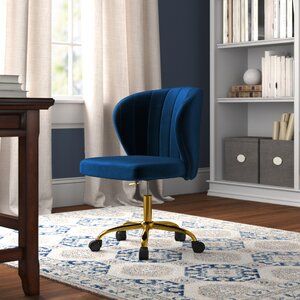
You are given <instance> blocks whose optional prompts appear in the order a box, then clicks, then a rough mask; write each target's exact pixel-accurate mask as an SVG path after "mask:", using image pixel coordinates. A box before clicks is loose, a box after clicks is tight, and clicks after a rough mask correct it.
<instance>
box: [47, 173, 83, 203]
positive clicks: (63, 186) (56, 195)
mask: <svg viewBox="0 0 300 300" xmlns="http://www.w3.org/2000/svg"><path fill="white" fill-rule="evenodd" d="M84 182H85V178H84V177H73V178H58V179H53V180H52V192H53V207H63V206H72V205H81V204H84V202H83V196H84Z"/></svg>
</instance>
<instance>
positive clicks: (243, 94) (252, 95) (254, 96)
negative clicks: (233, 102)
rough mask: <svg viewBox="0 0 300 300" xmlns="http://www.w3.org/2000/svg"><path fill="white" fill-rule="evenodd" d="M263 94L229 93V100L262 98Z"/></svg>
mask: <svg viewBox="0 0 300 300" xmlns="http://www.w3.org/2000/svg"><path fill="white" fill-rule="evenodd" d="M261 96H262V93H261V92H229V93H228V97H229V98H261Z"/></svg>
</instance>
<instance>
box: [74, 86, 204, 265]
mask: <svg viewBox="0 0 300 300" xmlns="http://www.w3.org/2000/svg"><path fill="white" fill-rule="evenodd" d="M202 102H203V96H202V90H200V89H197V88H189V87H187V88H171V89H162V90H154V91H147V92H142V93H137V94H134V95H131V96H129V97H127V98H125V99H123V100H121V101H120V102H119V103H118V104H117V105H116V107H115V109H114V112H113V120H114V125H115V129H116V132H117V135H118V138H119V140H120V142H121V144H122V146H123V147H124V149H125V151H126V153H127V156H108V157H93V158H87V159H84V160H82V161H81V163H80V172H81V173H82V174H84V175H87V176H93V177H99V178H109V179H118V180H128V181H134V182H139V181H147V195H144V198H143V201H144V220H143V221H142V222H132V221H128V222H126V223H125V224H123V225H121V226H118V227H114V228H111V229H108V230H105V231H103V232H102V233H101V234H100V235H99V236H98V237H97V239H96V240H94V241H91V242H90V244H89V247H90V249H91V250H92V251H99V250H100V248H101V246H102V238H103V236H104V235H106V234H108V233H111V232H116V238H117V240H118V241H121V240H126V231H128V230H135V229H142V230H143V234H142V239H141V248H140V251H139V259H140V260H147V259H148V257H149V252H148V237H149V231H150V230H151V229H158V230H165V231H172V232H175V240H176V241H185V238H186V235H188V236H189V237H190V238H191V239H192V248H193V251H194V252H196V253H201V252H203V251H204V249H205V245H204V244H203V243H202V242H200V241H197V239H196V237H195V235H194V234H193V233H192V232H190V231H188V230H185V229H183V228H180V227H179V226H178V225H177V224H175V223H173V222H169V221H157V222H155V221H153V220H152V196H151V195H149V193H148V181H149V180H155V179H165V178H175V177H182V178H184V179H185V180H190V179H193V178H194V177H195V176H196V174H197V169H198V154H199V137H200V133H199V130H200V119H201V110H202Z"/></svg>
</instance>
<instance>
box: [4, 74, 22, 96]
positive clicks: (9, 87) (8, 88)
mask: <svg viewBox="0 0 300 300" xmlns="http://www.w3.org/2000/svg"><path fill="white" fill-rule="evenodd" d="M0 98H26V91H24V90H22V84H21V83H20V82H19V76H18V75H0Z"/></svg>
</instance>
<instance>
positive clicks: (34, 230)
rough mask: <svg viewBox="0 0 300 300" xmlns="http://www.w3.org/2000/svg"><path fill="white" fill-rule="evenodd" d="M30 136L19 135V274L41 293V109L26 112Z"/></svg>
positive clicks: (30, 288) (26, 288) (32, 290)
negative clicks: (39, 225) (39, 155)
mask: <svg viewBox="0 0 300 300" xmlns="http://www.w3.org/2000/svg"><path fill="white" fill-rule="evenodd" d="M24 122H26V126H24V127H25V128H26V136H25V137H20V138H19V225H20V228H19V247H21V248H23V249H24V255H23V258H22V259H21V260H19V275H20V277H21V280H22V286H23V290H24V293H25V294H26V295H28V296H34V295H38V294H39V292H40V278H39V259H38V202H39V201H38V135H39V111H34V110H29V111H27V112H26V118H25V120H24Z"/></svg>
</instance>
